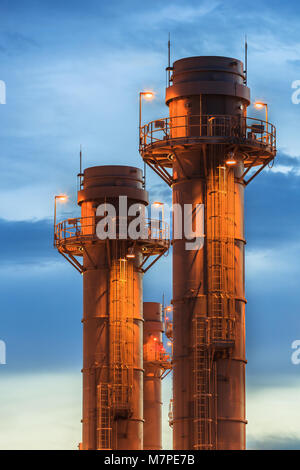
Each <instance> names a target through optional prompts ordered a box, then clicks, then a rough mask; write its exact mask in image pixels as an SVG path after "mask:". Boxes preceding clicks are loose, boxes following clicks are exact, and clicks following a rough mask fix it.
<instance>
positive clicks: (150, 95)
mask: <svg viewBox="0 0 300 470" xmlns="http://www.w3.org/2000/svg"><path fill="white" fill-rule="evenodd" d="M143 97H144V98H145V99H146V100H152V98H153V97H154V93H152V91H140V93H139V150H141V145H142V98H143ZM145 186H146V163H144V187H145Z"/></svg>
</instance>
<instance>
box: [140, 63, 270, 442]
mask: <svg viewBox="0 0 300 470" xmlns="http://www.w3.org/2000/svg"><path fill="white" fill-rule="evenodd" d="M170 69H171V72H172V77H171V80H170V82H171V83H169V86H168V88H167V90H166V104H167V105H168V107H169V114H170V116H169V117H168V118H164V119H161V118H160V119H158V120H156V121H153V122H150V123H148V124H147V125H145V126H144V127H142V128H141V135H140V153H141V156H142V158H143V160H144V162H145V163H147V164H148V165H149V166H150V167H151V168H152V169H153V170H154V171H155V172H156V173H158V174H159V175H160V176H161V178H162V179H163V180H164V181H165V182H166V183H167V184H169V185H170V186H171V188H172V191H173V203H177V204H180V205H182V206H183V205H184V204H192V205H193V207H196V204H203V205H204V207H205V230H204V232H205V243H204V248H203V249H200V250H198V251H193V250H191V251H187V250H186V248H185V242H186V240H185V239H182V240H180V239H174V240H173V309H174V311H173V330H174V333H173V334H174V337H173V342H174V355H173V369H174V372H173V373H174V387H173V393H174V396H173V416H172V426H173V442H174V449H180V450H184V449H187V450H201V449H244V448H245V428H246V413H245V365H246V359H245V304H246V299H245V280H244V246H245V236H244V188H245V187H246V185H247V184H248V183H249V182H250V181H252V179H253V178H254V177H255V176H256V175H257V174H258V173H259V172H260V171H261V170H262V169H263V168H264V167H265V166H266V165H268V163H270V162H271V161H272V160H273V159H274V157H275V155H276V135H275V128H274V126H272V125H271V124H270V123H268V122H265V121H261V120H258V119H252V118H248V117H247V106H248V105H249V104H250V90H249V88H248V87H247V86H246V78H245V72H244V70H243V64H242V62H240V61H239V60H236V59H232V58H227V57H191V58H185V59H181V60H178V61H176V62H175V63H174V64H173V67H171V68H168V70H170ZM169 169H171V170H172V171H171V172H170V171H169Z"/></svg>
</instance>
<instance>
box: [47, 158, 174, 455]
mask: <svg viewBox="0 0 300 470" xmlns="http://www.w3.org/2000/svg"><path fill="white" fill-rule="evenodd" d="M82 177H83V179H82ZM80 179H81V181H80V186H81V189H80V191H79V192H78V204H79V205H80V207H81V217H80V218H76V219H75V218H72V219H68V220H65V221H63V222H60V223H58V224H57V225H56V227H55V233H54V241H55V245H56V247H57V249H58V251H59V252H60V253H61V254H62V255H63V256H64V257H65V258H66V259H67V260H68V261H69V262H70V263H71V264H72V266H73V267H75V268H76V269H77V270H78V271H79V272H80V273H81V274H82V275H83V320H82V322H83V369H82V373H83V419H82V430H83V432H82V444H81V445H80V448H81V449H83V450H111V449H118V450H127V449H129V450H130V449H133V450H140V449H143V430H144V417H143V383H144V380H145V381H146V391H147V390H148V398H147V400H148V401H149V403H150V402H151V400H152V402H153V403H152V405H153V406H154V407H155V409H154V410H153V413H154V414H155V418H157V419H156V422H155V423H151V422H150V419H147V420H146V422H145V430H146V434H147V435H148V442H150V443H151V444H154V445H156V446H158V448H160V446H161V439H160V436H161V433H160V435H159V432H160V430H159V428H160V426H161V421H160V420H159V417H160V407H161V404H159V403H158V401H159V400H160V386H161V384H160V380H161V374H159V375H157V371H160V370H161V369H163V368H164V367H165V368H169V366H168V364H166V363H167V361H166V360H165V354H164V352H163V351H162V350H161V346H162V344H161V329H162V324H161V310H160V308H159V306H158V305H157V304H155V305H154V311H153V308H152V307H151V305H150V306H149V305H148V307H147V304H146V320H147V321H146V322H145V332H146V337H147V338H148V336H147V332H150V336H151V335H152V336H153V335H154V336H153V337H156V338H157V341H156V342H155V347H154V349H153V348H152V350H151V351H150V352H149V351H148V352H147V357H146V360H145V364H146V365H147V367H146V372H147V376H146V377H145V379H144V358H143V349H144V348H143V329H144V327H143V324H144V319H143V303H142V302H143V287H142V278H143V274H144V273H145V272H146V271H147V270H148V269H149V268H151V266H152V265H153V264H154V262H155V261H156V260H158V259H159V258H160V257H161V256H162V255H163V254H164V253H165V252H166V251H167V250H168V247H169V235H168V227H167V225H166V224H164V223H163V222H162V221H157V222H158V223H154V224H153V223H151V221H150V220H148V219H147V220H144V224H145V226H144V227H141V226H140V233H141V236H140V237H139V238H137V239H132V237H130V235H129V230H128V226H129V222H130V221H131V220H132V217H131V218H130V217H127V209H126V213H125V217H124V214H123V212H122V210H121V209H120V197H122V198H124V197H127V205H128V208H129V207H130V206H131V205H132V204H134V203H135V204H138V205H139V206H140V207H141V210H142V208H143V207H145V206H146V205H147V204H148V193H147V191H145V189H144V187H143V178H142V172H141V170H139V169H138V168H134V167H129V166H96V167H92V168H87V169H86V170H85V171H84V174H83V175H80ZM123 201H124V199H123ZM100 204H104V206H105V207H108V205H109V204H110V205H111V206H113V207H114V208H115V213H116V217H115V218H114V222H115V223H116V225H115V226H116V238H115V239H110V238H106V239H100V238H99V236H98V234H97V225H98V223H99V222H100V221H101V220H103V217H104V216H106V211H105V212H103V213H102V215H101V216H99V215H98V212H97V208H98V207H99V205H100ZM142 223H143V222H142ZM124 224H125V226H124ZM139 225H141V224H139ZM124 228H125V235H124ZM146 235H147V236H146ZM151 257H154V259H153V258H152V259H153V261H150V260H151ZM80 258H82V261H81V260H80ZM155 335H156V336H155ZM152 336H151V337H152ZM148 341H150V338H148ZM144 342H145V341H144ZM146 342H147V341H146ZM157 348H160V349H159V351H160V354H159V357H158V356H157V354H156V353H157V350H158V349H157ZM153 388H154V389H155V390H156V393H157V400H156V402H155V401H154V400H153V398H152V396H151V391H152V389H153ZM153 416H154V415H153ZM149 418H151V414H150V416H149ZM153 426H154V427H153ZM149 427H150V432H151V429H152V430H153V429H155V433H156V441H155V442H153V441H151V438H150V437H149V432H148V431H147V430H148V429H149ZM148 445H150V444H148ZM152 448H153V447H152Z"/></svg>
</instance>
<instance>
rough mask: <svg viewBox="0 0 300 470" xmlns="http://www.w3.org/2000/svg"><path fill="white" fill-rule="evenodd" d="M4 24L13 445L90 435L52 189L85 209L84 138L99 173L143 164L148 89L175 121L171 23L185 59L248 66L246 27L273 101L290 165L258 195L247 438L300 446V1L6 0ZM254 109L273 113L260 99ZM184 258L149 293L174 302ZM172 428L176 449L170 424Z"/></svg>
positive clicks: (73, 279) (264, 92)
mask: <svg viewBox="0 0 300 470" xmlns="http://www.w3.org/2000/svg"><path fill="white" fill-rule="evenodd" d="M1 20H2V21H1V25H0V80H4V81H5V82H6V87H7V104H6V105H0V143H1V145H0V170H1V176H2V177H1V184H0V200H1V204H0V237H1V242H2V243H1V245H2V251H1V265H0V296H1V320H0V339H2V340H4V341H5V342H6V344H7V364H6V365H5V366H4V365H0V381H1V386H0V423H1V425H0V447H1V448H10V449H13V448H53V449H55V448H76V444H77V442H79V441H80V433H81V429H80V418H81V416H80V415H81V410H80V406H81V405H80V402H81V388H80V387H81V377H80V368H81V347H82V343H81V323H80V319H81V315H82V294H81V281H82V279H81V277H80V276H79V275H78V273H77V272H76V271H75V270H73V268H71V266H69V265H67V264H66V263H65V262H64V260H63V259H62V258H60V257H59V255H58V254H57V253H56V252H55V251H54V249H53V248H52V222H53V221H52V217H53V197H54V195H55V194H59V193H60V192H66V193H67V194H68V195H69V196H70V202H69V203H68V204H67V205H64V206H59V214H58V217H59V218H66V217H67V216H69V215H70V214H72V215H77V214H79V211H78V208H76V174H77V173H78V165H79V159H78V154H79V147H80V145H82V146H83V157H84V166H85V167H86V166H90V165H102V164H108V163H112V164H129V165H134V166H141V160H140V157H139V155H138V151H137V126H138V121H137V120H138V92H139V91H141V90H144V89H152V90H154V91H155V92H156V98H155V100H154V101H153V102H151V103H150V102H149V103H145V105H144V108H143V117H144V119H145V120H152V119H154V118H157V117H164V116H167V108H166V107H165V105H164V87H165V70H164V69H165V66H166V61H167V39H168V32H170V33H171V39H172V59H173V60H176V59H179V58H181V57H185V56H190V55H226V56H232V57H236V58H239V59H243V41H244V36H245V34H247V36H248V44H249V60H248V79H249V80H248V84H249V86H250V88H251V95H252V100H253V101H254V100H255V99H260V100H266V101H267V102H268V103H269V119H270V121H271V122H273V123H274V124H275V125H276V127H277V132H278V158H277V161H276V164H275V166H274V168H273V169H272V170H267V171H265V172H264V173H263V174H261V175H259V177H257V179H256V180H254V181H253V182H252V183H251V184H250V185H249V187H248V188H247V189H246V207H245V213H246V234H247V240H248V244H247V252H246V262H247V265H246V294H247V299H248V305H247V359H248V366H247V396H248V401H247V417H248V420H249V425H248V446H249V448H270V447H271V448H287V447H289V448H298V449H300V428H299V424H298V423H299V418H300V416H299V406H298V395H299V386H300V378H299V372H300V365H299V366H295V365H292V363H291V360H290V357H291V352H292V351H291V343H292V341H294V340H295V339H299V338H300V321H299V310H300V300H299V295H298V292H299V278H300V268H299V263H298V260H299V256H300V241H299V235H298V234H299V228H300V221H299V203H300V195H299V183H300V179H299V178H300V151H299V118H300V105H294V104H292V101H291V95H292V91H293V90H292V88H291V85H292V82H293V81H294V80H300V38H299V34H298V32H299V26H300V4H299V3H298V2H296V1H289V2H286V3H285V5H284V7H283V5H282V2H279V1H261V2H260V3H259V6H256V7H255V8H254V7H253V2H248V1H234V0H228V1H226V2H220V1H215V0H210V1H190V0H188V1H184V2H183V1H181V2H179V1H172V2H170V1H165V2H163V3H162V2H159V1H152V2H151V3H149V4H143V3H142V2H138V1H129V0H128V1H120V0H112V1H111V2H99V1H91V0H89V1H86V2H79V1H77V0H76V1H74V0H73V1H72V2H71V1H67V0H65V1H64V2H58V1H43V2H38V1H32V0H28V1H27V2H21V1H10V2H8V1H6V0H2V2H1ZM248 115H249V116H253V117H259V116H261V112H258V111H255V110H254V109H253V107H252V106H250V107H249V109H248ZM148 190H149V191H151V198H152V200H155V199H156V198H158V197H159V198H163V199H164V200H165V201H166V202H167V201H169V200H170V191H169V190H168V188H166V187H165V185H164V184H163V183H162V182H161V181H160V180H159V178H158V177H156V176H155V175H153V174H150V172H148ZM170 267H171V259H170V258H168V259H167V258H165V259H163V260H162V261H161V262H160V264H159V265H156V266H155V267H154V268H153V269H152V270H151V271H150V272H149V273H147V276H146V277H145V283H144V286H145V300H148V301H160V300H161V298H162V294H163V293H164V294H165V296H166V299H167V300H168V301H169V300H170V299H171V271H170ZM167 380H168V379H166V383H165V386H164V397H165V399H166V404H167V401H168V399H169V395H170V381H167ZM297 408H298V410H297ZM164 436H165V446H166V447H168V446H169V445H170V433H169V432H168V429H167V427H166V426H165V427H164Z"/></svg>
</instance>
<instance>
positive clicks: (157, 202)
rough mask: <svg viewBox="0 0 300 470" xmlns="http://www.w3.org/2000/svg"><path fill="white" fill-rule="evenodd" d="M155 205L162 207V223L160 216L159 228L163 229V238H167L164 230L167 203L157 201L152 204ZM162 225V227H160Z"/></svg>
mask: <svg viewBox="0 0 300 470" xmlns="http://www.w3.org/2000/svg"><path fill="white" fill-rule="evenodd" d="M152 206H153V207H161V224H160V218H159V217H158V230H159V231H160V230H161V238H162V239H163V238H166V233H165V231H164V221H165V205H164V203H163V202H159V201H155V202H153V204H152ZM160 225H161V227H160Z"/></svg>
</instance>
